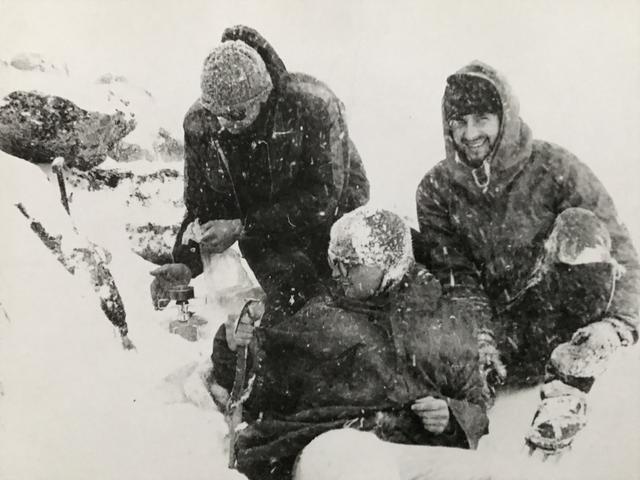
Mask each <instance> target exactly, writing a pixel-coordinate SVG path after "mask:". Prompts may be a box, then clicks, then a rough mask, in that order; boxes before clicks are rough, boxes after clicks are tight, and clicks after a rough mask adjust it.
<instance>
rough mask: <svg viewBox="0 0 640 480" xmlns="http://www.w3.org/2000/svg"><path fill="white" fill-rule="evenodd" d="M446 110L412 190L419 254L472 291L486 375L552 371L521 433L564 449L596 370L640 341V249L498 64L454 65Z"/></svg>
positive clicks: (514, 377)
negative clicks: (547, 135) (530, 115)
mask: <svg viewBox="0 0 640 480" xmlns="http://www.w3.org/2000/svg"><path fill="white" fill-rule="evenodd" d="M442 113H443V127H444V138H445V149H446V159H445V160H443V161H441V162H440V163H438V164H437V165H436V166H435V167H433V168H432V169H431V170H430V171H429V172H428V173H427V174H426V175H425V176H424V178H423V179H422V181H421V182H420V185H419V186H418V189H417V194H416V204H417V211H418V221H419V227H420V232H421V236H422V241H423V242H424V243H425V244H426V245H427V248H426V252H427V253H426V256H425V258H420V259H418V260H419V261H422V262H423V263H424V264H425V265H427V267H428V268H429V270H430V271H431V272H433V273H434V274H435V275H436V276H437V277H438V279H439V280H440V282H441V283H442V285H443V288H444V291H445V294H447V295H448V296H450V298H454V299H456V298H457V299H460V300H462V301H464V302H465V303H467V302H469V301H472V302H474V303H475V309H476V315H475V316H476V320H477V321H478V322H479V324H480V327H481V328H480V330H479V337H478V339H479V349H480V357H481V362H482V364H483V365H484V369H485V373H488V374H489V379H490V380H491V379H493V380H498V379H499V377H504V376H505V375H506V373H507V372H508V377H507V381H509V382H510V383H520V384H532V383H535V382H538V381H540V380H541V379H543V378H544V379H545V380H546V382H547V383H546V384H545V386H544V388H543V390H542V399H543V401H542V404H541V406H540V409H539V410H538V412H537V414H536V416H535V420H534V423H533V426H532V430H531V432H530V433H529V435H528V437H527V441H528V443H529V445H530V446H532V447H534V448H541V449H546V450H547V451H549V452H552V453H553V452H555V451H558V450H562V449H563V448H564V447H567V446H570V445H571V442H572V440H573V438H574V436H575V434H576V433H577V432H578V431H579V430H580V429H581V428H582V426H583V425H584V424H585V417H584V407H585V403H584V393H586V392H588V391H589V389H590V388H591V386H592V384H593V381H594V377H595V376H596V375H597V374H598V373H599V372H600V371H602V370H603V369H604V367H605V365H606V361H607V359H608V357H609V356H610V354H611V353H612V351H613V350H614V349H615V348H616V347H618V346H620V345H623V346H624V345H629V344H633V343H635V342H636V341H637V339H638V298H639V294H640V288H639V277H640V275H639V267H638V259H637V254H636V251H635V250H634V248H633V245H632V243H631V240H630V238H629V234H628V232H627V230H626V228H625V227H624V225H623V224H621V223H620V221H619V220H618V218H617V214H616V210H615V207H614V205H613V202H612V200H611V198H610V196H609V195H608V193H607V192H606V190H605V189H604V187H603V186H602V184H601V183H600V182H599V181H598V179H597V178H596V177H595V175H594V174H593V173H592V172H591V170H590V169H589V168H588V167H587V166H586V165H584V164H583V163H581V162H580V161H579V160H578V159H577V158H576V157H575V156H574V155H572V154H571V153H569V152H568V151H566V150H564V149H563V148H561V147H559V146H557V145H554V144H551V143H548V142H545V141H541V140H534V139H533V138H532V134H531V130H530V129H529V127H528V126H527V125H526V124H525V123H524V122H523V121H522V119H521V118H520V116H519V106H518V101H517V99H516V97H515V96H514V95H513V94H512V93H511V90H510V88H509V85H508V84H507V82H506V81H505V80H504V79H503V78H502V77H501V76H500V75H499V74H498V73H497V72H496V71H495V70H494V69H493V68H491V67H489V66H487V65H485V64H482V63H480V62H473V63H471V64H470V65H468V66H466V67H464V68H462V69H461V70H459V71H458V72H456V73H455V74H453V75H451V76H450V77H449V78H448V79H447V85H446V88H445V92H444V97H443V101H442ZM503 362H504V363H503ZM505 364H506V370H505ZM551 411H555V413H554V414H551V413H550V412H551Z"/></svg>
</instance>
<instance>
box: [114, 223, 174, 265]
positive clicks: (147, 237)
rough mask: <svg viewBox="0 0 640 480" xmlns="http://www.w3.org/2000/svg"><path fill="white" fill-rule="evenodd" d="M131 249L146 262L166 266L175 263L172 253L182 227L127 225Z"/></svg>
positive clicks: (151, 224) (148, 224)
mask: <svg viewBox="0 0 640 480" xmlns="http://www.w3.org/2000/svg"><path fill="white" fill-rule="evenodd" d="M126 229H127V234H128V235H129V242H130V244H131V249H132V250H133V251H134V252H135V253H136V254H138V255H140V256H141V257H142V258H144V259H145V260H147V261H149V262H151V263H155V264H156V265H164V264H166V263H172V262H173V256H172V254H171V251H172V249H173V243H174V241H175V239H176V235H178V230H179V229H180V225H156V224H153V223H147V224H144V225H132V224H130V223H127V225H126Z"/></svg>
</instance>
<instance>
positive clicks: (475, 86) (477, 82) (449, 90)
mask: <svg viewBox="0 0 640 480" xmlns="http://www.w3.org/2000/svg"><path fill="white" fill-rule="evenodd" d="M443 106H444V115H445V118H446V119H447V120H451V119H452V118H460V117H463V116H465V115H470V114H474V113H476V114H477V113H495V114H498V115H501V114H502V102H501V100H500V95H499V94H498V91H497V90H496V88H495V87H494V86H493V85H492V83H491V82H490V81H489V80H486V79H484V78H481V77H476V76H473V75H464V74H462V75H451V76H450V77H449V78H447V87H446V88H445V91H444V104H443Z"/></svg>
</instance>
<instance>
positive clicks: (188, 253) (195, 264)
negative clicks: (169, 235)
mask: <svg viewBox="0 0 640 480" xmlns="http://www.w3.org/2000/svg"><path fill="white" fill-rule="evenodd" d="M173 261H174V262H175V263H183V264H185V265H186V266H187V267H189V270H191V277H192V278H195V277H197V276H198V275H200V274H201V273H202V272H203V270H204V267H203V265H202V258H201V257H200V247H199V246H198V244H197V243H196V242H194V241H191V240H190V241H189V243H188V244H187V245H182V244H180V245H176V246H175V247H174V249H173Z"/></svg>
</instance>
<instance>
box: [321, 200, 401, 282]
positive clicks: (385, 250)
mask: <svg viewBox="0 0 640 480" xmlns="http://www.w3.org/2000/svg"><path fill="white" fill-rule="evenodd" d="M329 258H331V259H334V260H340V261H342V262H344V263H347V264H351V265H368V266H373V267H378V268H380V269H381V270H382V271H383V272H384V276H383V278H382V289H386V288H390V287H393V286H395V285H397V284H398V283H400V281H401V280H402V278H403V277H404V276H405V274H406V273H407V272H408V271H409V269H410V268H411V266H412V265H413V262H414V260H413V247H412V246H411V230H410V229H409V226H408V225H407V224H406V223H405V222H404V221H403V220H402V218H400V217H399V216H398V215H396V214H395V213H392V212H389V211H388V210H382V209H377V208H372V207H370V206H367V205H365V206H363V207H360V208H357V209H356V210H354V211H352V212H349V213H347V214H346V215H344V216H343V217H342V218H340V219H339V220H338V221H336V222H335V223H334V224H333V226H332V227H331V240H330V242H329Z"/></svg>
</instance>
